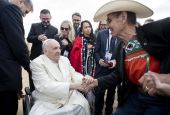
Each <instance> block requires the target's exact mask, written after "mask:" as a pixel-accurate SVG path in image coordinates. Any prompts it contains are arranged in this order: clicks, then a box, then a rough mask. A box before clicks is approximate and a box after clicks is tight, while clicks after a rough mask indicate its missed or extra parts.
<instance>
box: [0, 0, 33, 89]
mask: <svg viewBox="0 0 170 115" xmlns="http://www.w3.org/2000/svg"><path fill="white" fill-rule="evenodd" d="M29 62H30V61H29V53H28V49H27V45H26V43H25V38H24V28H23V20H22V15H21V10H20V9H19V8H18V7H17V6H15V5H12V4H10V3H8V2H5V1H3V0H1V1H0V91H3V90H20V89H21V86H22V80H21V66H23V67H24V68H25V69H26V70H28V71H29V70H30V69H29Z"/></svg>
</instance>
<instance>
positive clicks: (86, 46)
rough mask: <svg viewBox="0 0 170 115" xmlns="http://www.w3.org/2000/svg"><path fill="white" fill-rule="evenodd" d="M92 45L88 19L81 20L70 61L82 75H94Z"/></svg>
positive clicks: (91, 33) (91, 31)
mask: <svg viewBox="0 0 170 115" xmlns="http://www.w3.org/2000/svg"><path fill="white" fill-rule="evenodd" d="M94 45H95V36H94V34H93V28H92V25H91V23H90V22H89V21H88V20H84V21H82V22H81V26H80V34H79V35H78V36H77V37H76V39H75V40H74V43H73V48H72V50H71V53H70V63H71V65H72V66H73V67H74V69H75V70H76V71H77V72H79V73H82V74H83V75H90V76H94V68H95V62H94Z"/></svg>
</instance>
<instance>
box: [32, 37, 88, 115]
mask: <svg viewBox="0 0 170 115" xmlns="http://www.w3.org/2000/svg"><path fill="white" fill-rule="evenodd" d="M42 47H43V51H44V54H42V55H40V56H39V57H37V58H36V59H34V60H33V61H32V62H31V65H30V67H31V70H32V79H33V83H34V86H35V90H34V91H33V93H32V96H33V98H34V100H35V102H34V105H33V107H32V108H31V111H30V113H29V115H90V109H89V104H88V101H87V100H86V98H85V97H84V96H83V95H82V94H81V93H80V92H79V91H78V90H81V88H82V86H81V83H82V78H83V76H82V75H81V74H79V73H77V72H76V71H75V70H74V69H73V67H72V66H71V65H70V62H69V60H68V59H67V58H66V57H63V56H60V52H61V51H60V45H59V43H58V42H57V41H56V40H54V39H47V40H46V41H45V42H44V43H43V46H42Z"/></svg>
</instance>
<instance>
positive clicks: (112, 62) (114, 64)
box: [108, 59, 116, 69]
mask: <svg viewBox="0 0 170 115" xmlns="http://www.w3.org/2000/svg"><path fill="white" fill-rule="evenodd" d="M108 63H110V64H111V66H110V67H109V69H113V68H114V67H115V66H116V60H115V59H114V60H110V61H108Z"/></svg>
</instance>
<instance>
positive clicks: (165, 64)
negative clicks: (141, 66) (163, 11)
mask: <svg viewBox="0 0 170 115" xmlns="http://www.w3.org/2000/svg"><path fill="white" fill-rule="evenodd" d="M169 31H170V18H165V19H163V20H159V21H155V22H153V23H149V24H147V25H144V26H142V27H139V28H137V38H138V41H139V42H140V44H141V45H142V47H143V49H144V50H145V51H147V52H148V53H149V54H150V55H152V56H154V57H155V58H156V59H158V60H159V62H160V73H170V67H169V66H170V32H169ZM123 46H124V43H123V42H121V41H119V42H118V44H117V45H116V47H117V50H116V51H117V53H116V60H117V66H116V69H115V70H114V71H113V72H112V73H111V74H109V75H107V76H105V77H101V78H98V85H99V87H100V88H101V89H102V88H104V89H105V88H108V87H110V86H113V87H115V86H116V85H118V86H119V88H118V89H119V90H118V101H119V105H121V103H122V102H123V101H124V100H125V99H126V98H127V96H128V94H129V92H130V91H131V89H132V88H134V87H133V86H134V85H133V84H132V83H130V82H129V80H128V79H127V77H126V75H125V71H124V58H125V51H124V48H123Z"/></svg>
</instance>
